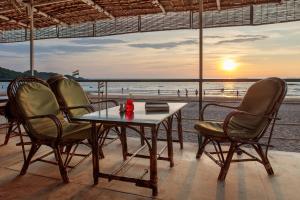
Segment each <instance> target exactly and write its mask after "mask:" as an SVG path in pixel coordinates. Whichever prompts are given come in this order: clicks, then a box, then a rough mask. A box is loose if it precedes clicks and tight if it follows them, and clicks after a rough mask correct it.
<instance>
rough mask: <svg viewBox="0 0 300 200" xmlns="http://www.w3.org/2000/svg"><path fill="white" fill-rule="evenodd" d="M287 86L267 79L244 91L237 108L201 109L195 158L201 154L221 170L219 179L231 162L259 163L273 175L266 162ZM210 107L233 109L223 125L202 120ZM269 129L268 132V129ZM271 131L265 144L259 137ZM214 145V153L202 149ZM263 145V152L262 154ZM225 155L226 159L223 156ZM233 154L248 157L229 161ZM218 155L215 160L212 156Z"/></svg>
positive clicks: (277, 79) (273, 79)
mask: <svg viewBox="0 0 300 200" xmlns="http://www.w3.org/2000/svg"><path fill="white" fill-rule="evenodd" d="M286 91H287V86H286V83H285V82H284V81H283V80H281V79H279V78H267V79H263V80H260V81H258V82H256V83H254V84H253V85H252V86H251V87H250V88H249V89H248V91H247V93H246V95H245V97H244V98H243V100H242V102H241V103H240V105H239V106H237V107H231V106H225V105H219V104H207V105H205V106H204V108H203V109H202V113H201V120H200V121H199V122H197V123H196V124H195V129H196V130H197V132H198V133H199V135H200V136H202V137H203V139H204V140H203V142H202V143H201V144H200V143H199V149H198V152H197V155H196V157H197V158H200V157H201V155H202V154H203V152H204V153H205V154H206V155H207V156H208V157H210V158H211V159H212V160H213V161H214V162H215V163H216V164H218V165H219V166H220V167H221V171H220V174H219V177H218V180H220V181H224V180H225V178H226V174H227V172H228V169H229V166H230V163H231V162H241V161H258V162H260V163H261V164H263V165H264V167H265V169H266V171H267V173H268V174H269V175H273V174H274V172H273V169H272V166H271V164H270V162H269V160H268V149H269V147H270V146H271V145H270V141H271V138H272V133H273V129H274V125H275V122H276V120H278V119H279V118H277V113H278V110H279V108H280V106H281V104H282V102H283V99H284V97H285V95H286ZM209 106H218V107H224V108H230V109H235V110H233V111H232V112H230V113H229V114H228V115H227V116H226V118H225V120H224V122H216V121H205V120H204V111H205V109H206V108H207V107H209ZM269 128H270V129H269ZM268 130H269V131H270V133H269V136H268V140H267V143H262V142H261V140H260V139H261V138H262V136H263V135H265V133H266V132H267V131H268ZM209 143H212V144H213V147H214V150H215V151H213V152H208V151H205V146H206V145H207V144H209ZM222 143H229V144H230V147H229V150H228V151H223V150H222V147H221V144H222ZM242 145H248V146H252V147H253V148H254V149H255V151H256V152H257V154H258V157H257V156H255V155H252V154H250V153H249V152H247V151H246V150H244V149H242V148H241V146H242ZM262 146H265V147H266V149H265V151H263V148H262ZM225 153H227V157H226V158H225V156H224V154H225ZM234 153H238V154H239V153H244V154H245V155H247V156H249V158H245V159H232V157H233V154H234ZM213 155H217V158H215V156H213Z"/></svg>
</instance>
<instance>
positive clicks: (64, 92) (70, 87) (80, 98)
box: [48, 77, 90, 119]
mask: <svg viewBox="0 0 300 200" xmlns="http://www.w3.org/2000/svg"><path fill="white" fill-rule="evenodd" d="M48 83H49V84H50V87H51V89H52V91H53V92H54V93H55V95H56V98H57V99H58V102H59V104H60V106H61V108H62V109H63V110H64V111H65V113H66V115H67V117H68V118H69V119H70V118H71V117H74V116H78V115H83V114H87V113H88V112H89V111H88V110H87V109H84V108H79V109H70V110H69V109H67V108H69V107H74V106H85V105H90V101H89V99H88V97H87V95H86V93H85V92H84V90H83V88H82V87H81V85H80V84H79V83H78V82H76V81H75V80H72V79H68V78H66V77H60V78H59V77H57V78H56V80H54V79H52V80H50V79H49V80H48Z"/></svg>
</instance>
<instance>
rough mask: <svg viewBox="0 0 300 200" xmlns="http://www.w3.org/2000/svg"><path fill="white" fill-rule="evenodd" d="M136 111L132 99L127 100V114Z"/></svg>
mask: <svg viewBox="0 0 300 200" xmlns="http://www.w3.org/2000/svg"><path fill="white" fill-rule="evenodd" d="M133 111H134V104H133V100H132V99H127V101H126V113H127V112H133Z"/></svg>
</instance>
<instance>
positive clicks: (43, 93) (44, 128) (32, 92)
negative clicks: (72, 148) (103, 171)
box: [16, 82, 91, 140]
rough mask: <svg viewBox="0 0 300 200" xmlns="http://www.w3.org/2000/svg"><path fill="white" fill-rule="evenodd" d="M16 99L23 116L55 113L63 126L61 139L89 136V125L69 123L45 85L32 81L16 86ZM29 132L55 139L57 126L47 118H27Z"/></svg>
mask: <svg viewBox="0 0 300 200" xmlns="http://www.w3.org/2000/svg"><path fill="white" fill-rule="evenodd" d="M16 100H17V102H18V104H19V106H20V109H21V110H22V112H23V113H24V115H25V117H32V116H37V115H49V114H53V115H55V116H56V117H57V118H58V119H59V120H60V122H61V124H62V127H63V140H71V139H72V140H83V139H87V138H89V136H90V130H91V127H90V125H86V124H81V125H79V124H70V123H68V122H67V121H66V120H64V117H63V115H62V113H61V111H60V109H59V105H58V103H57V101H56V98H55V95H54V94H53V93H52V91H51V90H50V88H48V87H47V86H45V85H43V84H40V83H36V82H32V83H27V84H24V85H22V86H20V87H19V88H18V91H17V95H16ZM28 126H29V129H30V132H31V133H32V134H33V135H35V137H37V138H39V139H55V138H56V137H57V128H56V125H55V123H54V122H53V121H52V120H51V119H49V118H39V119H32V120H29V124H28Z"/></svg>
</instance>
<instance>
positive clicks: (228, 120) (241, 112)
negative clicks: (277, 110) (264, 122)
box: [223, 110, 280, 138]
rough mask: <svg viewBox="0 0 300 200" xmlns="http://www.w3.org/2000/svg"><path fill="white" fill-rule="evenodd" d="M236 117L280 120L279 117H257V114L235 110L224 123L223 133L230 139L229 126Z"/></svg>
mask: <svg viewBox="0 0 300 200" xmlns="http://www.w3.org/2000/svg"><path fill="white" fill-rule="evenodd" d="M236 115H248V116H252V117H262V118H267V119H269V120H280V118H278V117H273V116H272V115H257V114H253V113H249V112H246V111H241V110H234V111H232V112H231V113H229V114H228V115H227V116H226V118H225V120H224V123H223V131H224V133H225V134H226V135H227V136H228V137H229V138H230V136H229V134H228V125H229V122H230V120H231V118H232V117H234V116H236Z"/></svg>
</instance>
